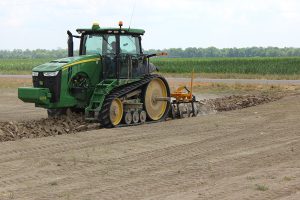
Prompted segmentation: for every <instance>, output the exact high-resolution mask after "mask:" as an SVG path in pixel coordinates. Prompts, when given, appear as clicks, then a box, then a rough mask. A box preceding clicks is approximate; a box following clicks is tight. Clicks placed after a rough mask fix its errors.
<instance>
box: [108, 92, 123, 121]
mask: <svg viewBox="0 0 300 200" xmlns="http://www.w3.org/2000/svg"><path fill="white" fill-rule="evenodd" d="M122 116H123V104H122V102H121V100H120V99H119V98H115V99H114V100H113V101H112V102H111V104H110V108H109V119H110V122H111V124H112V125H113V126H117V125H118V124H119V123H120V122H121V120H122Z"/></svg>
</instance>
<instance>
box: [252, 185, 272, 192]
mask: <svg viewBox="0 0 300 200" xmlns="http://www.w3.org/2000/svg"><path fill="white" fill-rule="evenodd" d="M255 189H256V190H259V191H267V190H268V189H269V188H268V187H267V186H265V185H260V184H255Z"/></svg>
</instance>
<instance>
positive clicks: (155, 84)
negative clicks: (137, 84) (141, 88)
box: [144, 78, 170, 121]
mask: <svg viewBox="0 0 300 200" xmlns="http://www.w3.org/2000/svg"><path fill="white" fill-rule="evenodd" d="M169 91H170V90H169V86H168V83H167V82H165V81H163V80H162V79H161V78H154V79H152V80H151V81H150V82H149V83H148V85H147V86H146V88H145V92H144V107H145V111H146V113H147V116H148V118H149V119H150V120H153V121H157V120H160V119H161V118H163V117H164V116H165V113H166V111H167V110H168V105H169V103H168V102H167V101H158V100H157V98H158V97H159V98H161V97H162V98H166V97H168V96H170V94H169V93H170V92H169Z"/></svg>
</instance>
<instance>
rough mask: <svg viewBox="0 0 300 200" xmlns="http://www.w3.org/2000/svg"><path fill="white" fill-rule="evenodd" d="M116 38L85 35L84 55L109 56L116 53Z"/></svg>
mask: <svg viewBox="0 0 300 200" xmlns="http://www.w3.org/2000/svg"><path fill="white" fill-rule="evenodd" d="M115 44H116V37H115V35H108V34H104V35H99V34H94V35H85V36H84V38H83V46H82V54H83V55H94V54H99V55H103V54H107V53H114V54H115V53H116V45H115Z"/></svg>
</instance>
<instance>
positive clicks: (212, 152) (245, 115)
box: [0, 89, 300, 200]
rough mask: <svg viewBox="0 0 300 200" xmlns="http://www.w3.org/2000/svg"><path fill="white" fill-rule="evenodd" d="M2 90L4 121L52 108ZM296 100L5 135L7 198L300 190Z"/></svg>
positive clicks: (0, 166) (1, 195) (290, 196)
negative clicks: (62, 131)
mask: <svg viewBox="0 0 300 200" xmlns="http://www.w3.org/2000/svg"><path fill="white" fill-rule="evenodd" d="M1 92H2V96H1V98H0V121H9V120H15V121H21V120H24V119H26V120H32V119H35V120H37V119H40V118H42V117H45V111H44V110H37V109H36V108H34V107H33V106H32V105H30V104H23V103H21V102H20V101H18V100H17V99H16V98H15V95H16V93H15V92H14V90H9V89H5V90H1ZM3 94H5V95H3ZM299 99H300V96H299V95H291V96H287V97H285V98H283V99H280V100H278V101H275V102H271V103H268V104H263V105H259V106H255V107H251V108H246V109H242V110H235V111H227V112H220V113H217V114H211V115H204V116H199V117H197V118H187V119H181V120H172V121H167V122H162V123H156V124H148V125H141V126H136V127H127V128H116V129H99V130H93V131H87V132H81V133H76V134H68V135H57V136H55V137H43V138H33V139H21V140H17V141H9V142H1V143H0V199H1V200H2V199H22V200H23V199H92V200H93V199H149V200H150V199H155V200H156V199H169V200H173V199H178V200H179V199H217V200H219V199H228V200H229V199H230V200H231V199H249V200H250V199H285V200H297V199H300V178H299V177H300V159H299V158H300V157H299V153H300V131H299V130H300V124H299V119H300V112H299V111H300V101H299ZM220 107H222V106H220ZM224 108H226V107H224ZM225 110H226V109H225ZM12 111H13V112H12ZM8 119H9V120H8Z"/></svg>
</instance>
